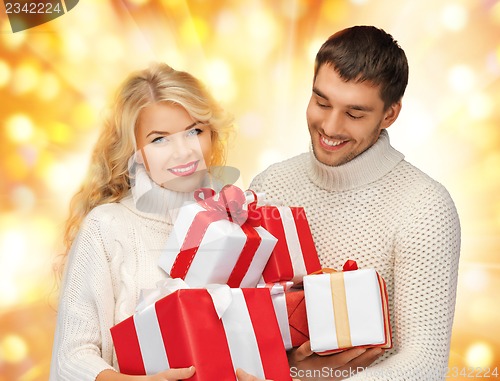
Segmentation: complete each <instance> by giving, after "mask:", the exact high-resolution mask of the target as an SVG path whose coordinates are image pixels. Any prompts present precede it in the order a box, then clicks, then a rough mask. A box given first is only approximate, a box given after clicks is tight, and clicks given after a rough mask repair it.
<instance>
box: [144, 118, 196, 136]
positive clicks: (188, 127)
mask: <svg viewBox="0 0 500 381" xmlns="http://www.w3.org/2000/svg"><path fill="white" fill-rule="evenodd" d="M198 124H202V122H199V121H196V122H193V123H191V124H190V125H189V126H187V127H186V128H185V129H184V131H187V130H189V129H190V128H193V127H194V126H197V125H198ZM154 134H157V135H162V136H168V135H172V134H171V133H170V132H168V131H156V130H154V131H150V132H149V133H148V134H147V135H146V137H148V136H150V135H154Z"/></svg>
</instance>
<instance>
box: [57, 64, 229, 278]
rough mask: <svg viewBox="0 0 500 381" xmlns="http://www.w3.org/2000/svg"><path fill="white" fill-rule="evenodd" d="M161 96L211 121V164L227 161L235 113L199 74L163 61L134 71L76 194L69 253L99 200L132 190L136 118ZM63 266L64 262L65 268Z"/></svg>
mask: <svg viewBox="0 0 500 381" xmlns="http://www.w3.org/2000/svg"><path fill="white" fill-rule="evenodd" d="M158 102H173V103H176V104H179V105H181V106H182V107H184V108H185V109H186V111H187V112H188V113H189V114H190V115H191V116H192V117H193V118H194V119H196V120H199V121H201V122H204V123H206V124H208V125H209V126H210V130H211V137H212V158H211V161H210V163H207V165H208V166H220V165H223V164H224V163H225V160H226V143H227V139H228V137H229V135H230V133H231V132H232V131H233V128H234V126H233V119H232V118H231V117H230V116H229V115H228V114H227V113H226V112H225V111H224V110H223V109H222V108H221V106H220V105H219V104H218V103H217V102H216V100H215V99H214V98H213V97H212V95H211V94H210V93H209V91H208V90H207V89H206V88H205V86H204V85H203V84H202V83H201V82H200V81H199V80H198V79H196V78H195V77H193V76H192V75H191V74H189V73H187V72H184V71H177V70H174V69H172V68H171V67H170V66H168V65H166V64H163V63H155V64H152V65H150V67H149V68H147V69H145V70H141V71H138V72H134V73H132V74H131V75H130V76H129V77H128V78H127V79H126V80H125V81H124V83H123V84H122V85H121V86H120V88H119V89H118V92H117V94H116V96H115V100H114V103H113V106H112V109H111V110H110V111H111V113H110V115H109V117H108V118H106V121H105V123H104V126H103V127H104V128H103V129H102V131H101V134H100V136H99V138H98V140H97V143H96V145H95V147H94V150H93V153H92V156H91V162H90V166H89V169H88V172H87V176H86V177H85V179H84V182H83V184H82V186H81V188H80V190H79V191H78V192H77V193H76V194H75V195H74V196H73V198H72V200H71V203H70V213H69V217H68V219H67V221H66V226H65V231H64V238H63V243H64V248H65V251H64V256H66V255H67V253H68V251H69V249H70V247H71V244H72V243H73V240H74V239H75V237H76V235H77V233H78V230H79V228H80V225H81V223H82V221H83V219H84V218H85V216H86V215H87V214H88V213H89V212H90V211H91V210H92V209H93V208H95V207H96V206H98V205H101V204H105V203H111V202H117V201H119V200H121V199H122V198H123V197H124V196H125V195H126V194H127V192H128V191H129V189H130V178H129V173H128V160H129V159H130V157H131V156H132V155H133V154H134V152H135V150H136V148H137V147H136V141H135V132H136V128H137V119H138V117H139V113H140V111H141V110H142V109H143V108H145V107H147V106H150V105H153V104H155V103H158ZM63 262H64V260H63ZM63 266H64V263H61V266H60V267H61V269H62V267H63Z"/></svg>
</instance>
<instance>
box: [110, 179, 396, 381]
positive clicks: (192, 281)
mask: <svg viewBox="0 0 500 381" xmlns="http://www.w3.org/2000/svg"><path fill="white" fill-rule="evenodd" d="M251 193H252V195H251V199H252V200H251V201H248V200H247V199H248V197H249V196H247V195H246V194H245V193H244V192H243V191H242V190H240V189H239V188H237V187H235V186H232V185H230V186H226V187H224V188H223V189H222V190H221V192H220V193H219V194H215V192H214V191H213V190H211V189H200V190H198V191H197V192H195V199H196V201H197V202H196V203H192V204H187V205H185V206H183V207H182V208H181V209H180V211H179V215H178V218H177V220H176V222H175V225H174V227H173V231H172V233H171V234H170V236H169V238H168V240H167V242H166V245H165V249H164V252H163V253H162V255H161V256H160V263H159V265H160V267H161V268H162V269H163V270H165V271H166V273H167V274H168V275H169V277H168V279H167V280H166V281H164V282H161V284H159V285H158V288H157V289H156V290H145V292H144V293H143V296H142V299H143V300H142V301H141V302H140V303H139V305H138V307H137V309H136V311H137V312H136V313H135V314H134V315H133V316H131V317H130V318H128V319H126V320H124V321H122V322H121V323H119V324H117V325H116V326H114V327H113V328H111V334H112V337H113V341H114V345H115V351H116V356H117V360H118V364H119V366H120V371H121V372H122V373H127V374H135V375H139V374H154V373H157V372H159V371H162V370H166V369H169V368H184V367H189V366H191V365H194V366H195V367H196V373H195V375H194V376H193V378H192V379H193V380H214V379H221V380H236V376H235V370H236V369H237V368H242V369H243V370H245V371H246V372H248V373H251V374H253V375H255V376H257V377H259V378H262V379H270V380H275V381H289V380H290V379H291V377H290V371H289V367H288V361H287V356H286V350H289V349H291V348H293V347H297V346H299V345H301V344H303V343H304V342H305V341H307V340H310V341H311V349H312V350H313V351H314V352H317V353H321V354H327V353H334V352H338V351H342V350H345V349H348V348H351V347H360V346H361V347H374V346H380V347H384V348H389V347H390V346H391V331H390V325H389V314H388V307H387V306H388V303H387V291H386V289H385V283H384V280H383V279H382V278H381V277H380V276H379V275H378V274H377V272H376V271H375V270H374V269H359V270H358V269H357V266H356V263H355V262H353V261H348V262H346V265H345V266H344V269H343V271H338V272H337V271H333V270H328V269H321V265H320V262H319V259H318V255H317V252H316V248H315V246H314V242H313V238H312V235H311V231H310V228H309V224H308V222H307V218H306V214H305V211H304V209H303V208H302V207H298V206H297V207H294V206H292V207H283V206H272V205H261V206H257V196H256V195H255V194H254V193H253V192H251ZM260 204H262V202H260ZM308 274H311V275H308Z"/></svg>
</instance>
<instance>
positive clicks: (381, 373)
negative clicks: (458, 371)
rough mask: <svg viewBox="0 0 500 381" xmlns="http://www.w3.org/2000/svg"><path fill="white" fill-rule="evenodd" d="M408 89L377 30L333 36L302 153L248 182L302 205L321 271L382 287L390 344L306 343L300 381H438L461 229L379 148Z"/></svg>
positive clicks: (385, 145)
mask: <svg viewBox="0 0 500 381" xmlns="http://www.w3.org/2000/svg"><path fill="white" fill-rule="evenodd" d="M407 82H408V63H407V60H406V56H405V53H404V51H403V50H402V49H401V48H400V47H399V45H398V44H397V42H396V41H394V39H393V38H392V37H391V36H390V35H389V34H387V33H385V32H384V31H383V30H381V29H377V28H375V27H371V26H355V27H352V28H348V29H345V30H342V31H340V32H338V33H336V34H334V35H333V36H331V37H330V38H329V39H328V40H327V41H326V42H325V43H324V44H323V46H322V47H321V49H320V50H319V52H318V54H317V56H316V63H315V69H314V81H313V88H312V95H311V99H310V101H309V105H308V107H307V123H308V127H309V133H310V135H311V143H312V150H311V152H309V153H304V154H302V155H299V156H296V157H294V158H291V159H289V160H286V161H284V162H281V163H278V164H275V165H272V166H271V167H269V168H268V169H267V170H265V171H264V172H263V173H261V174H260V175H258V176H257V177H256V178H255V179H254V180H253V182H252V185H251V188H252V189H253V190H255V191H257V192H265V193H266V197H267V198H268V199H273V200H276V201H278V202H281V203H283V204H285V205H301V206H303V207H304V208H305V211H306V214H307V217H308V220H309V223H310V225H311V230H312V234H313V237H314V241H315V244H316V247H317V250H318V253H319V257H320V260H321V262H322V265H323V266H324V267H331V268H335V269H341V268H342V265H343V264H344V262H345V261H346V260H348V259H353V260H356V261H357V263H358V266H359V267H360V268H375V269H376V270H377V271H378V272H379V274H380V275H381V276H382V277H383V278H384V279H385V281H386V283H387V289H388V294H389V301H390V314H391V325H392V332H393V339H394V347H393V348H392V349H390V350H387V351H386V352H385V353H382V351H381V350H380V349H370V350H367V351H366V352H364V353H361V352H362V350H360V349H353V350H350V351H347V352H344V353H340V354H336V355H331V356H318V355H316V354H313V353H312V352H311V351H310V345H309V342H308V343H306V344H304V345H303V346H301V347H299V348H298V349H296V350H293V351H291V352H290V354H289V359H290V365H291V367H292V369H295V374H297V375H299V377H300V374H303V375H307V374H312V373H304V372H302V373H300V370H306V369H309V370H311V369H322V368H323V367H327V368H330V369H338V370H349V371H352V372H355V371H356V370H358V371H359V370H361V369H365V367H367V366H368V365H369V364H372V363H373V364H372V365H371V366H370V367H368V368H366V369H365V370H364V371H363V372H358V373H357V374H356V375H354V376H353V377H352V379H353V380H354V379H368V380H406V381H408V380H438V379H444V375H445V373H446V366H447V363H448V355H449V343H450V336H451V328H452V322H453V315H454V309H455V296H456V284H457V270H458V259H459V253H460V224H459V219H458V215H457V212H456V209H455V206H454V203H453V201H452V200H451V198H450V196H449V194H448V192H447V191H446V189H445V188H444V187H443V186H442V185H440V184H439V183H437V182H436V181H434V180H433V179H431V178H430V177H429V176H427V175H426V174H424V173H423V172H421V171H420V170H418V169H417V168H415V167H413V166H412V165H411V164H409V163H408V162H406V161H405V160H404V156H403V155H402V154H401V153H399V152H398V151H396V150H395V149H394V148H392V147H391V145H390V142H389V136H388V134H387V131H386V129H387V128H388V127H389V126H391V125H392V124H393V123H394V122H395V121H396V119H397V117H398V115H399V112H400V110H401V100H402V97H403V94H404V91H405V88H406V85H407ZM356 351H357V352H356ZM331 374H334V375H338V376H339V378H344V377H347V376H349V375H351V374H352V373H349V372H331ZM305 379H307V378H303V380H305Z"/></svg>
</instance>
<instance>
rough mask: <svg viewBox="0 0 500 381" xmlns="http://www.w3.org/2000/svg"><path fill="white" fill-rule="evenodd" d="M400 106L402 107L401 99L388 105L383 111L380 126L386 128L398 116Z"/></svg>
mask: <svg viewBox="0 0 500 381" xmlns="http://www.w3.org/2000/svg"><path fill="white" fill-rule="evenodd" d="M401 107H402V104H401V100H399V101H398V102H396V103H393V104H392V105H390V106H389V108H388V109H387V110H385V112H384V119H383V120H382V123H381V125H380V127H381V128H387V127H389V126H390V125H391V124H393V123H394V122H395V121H396V119H397V118H398V116H399V112H400V111H401Z"/></svg>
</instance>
